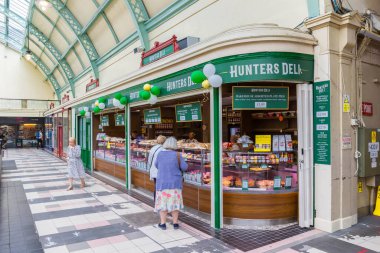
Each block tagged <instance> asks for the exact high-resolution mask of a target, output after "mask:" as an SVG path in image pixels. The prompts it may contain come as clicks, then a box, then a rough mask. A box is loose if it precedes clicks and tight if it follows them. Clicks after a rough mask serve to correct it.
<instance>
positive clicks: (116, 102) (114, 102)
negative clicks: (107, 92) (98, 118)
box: [112, 98, 120, 107]
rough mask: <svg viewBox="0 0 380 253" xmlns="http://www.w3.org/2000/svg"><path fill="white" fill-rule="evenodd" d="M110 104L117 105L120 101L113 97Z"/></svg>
mask: <svg viewBox="0 0 380 253" xmlns="http://www.w3.org/2000/svg"><path fill="white" fill-rule="evenodd" d="M112 104H113V105H114V106H115V107H118V106H119V105H120V101H119V100H118V99H116V98H114V99H113V100H112Z"/></svg>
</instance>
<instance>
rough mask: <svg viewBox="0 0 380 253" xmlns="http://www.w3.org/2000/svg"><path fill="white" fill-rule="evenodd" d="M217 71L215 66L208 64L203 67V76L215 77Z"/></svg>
mask: <svg viewBox="0 0 380 253" xmlns="http://www.w3.org/2000/svg"><path fill="white" fill-rule="evenodd" d="M215 71H216V69H215V66H214V64H211V63H208V64H206V65H205V66H204V67H203V74H205V76H207V77H210V76H212V75H215Z"/></svg>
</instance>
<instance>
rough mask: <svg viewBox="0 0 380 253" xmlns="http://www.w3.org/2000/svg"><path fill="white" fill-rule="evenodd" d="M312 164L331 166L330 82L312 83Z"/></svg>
mask: <svg viewBox="0 0 380 253" xmlns="http://www.w3.org/2000/svg"><path fill="white" fill-rule="evenodd" d="M313 102H314V122H313V123H314V163H315V164H326V165H329V164H331V139H330V138H331V129H330V81H323V82H316V83H314V91H313Z"/></svg>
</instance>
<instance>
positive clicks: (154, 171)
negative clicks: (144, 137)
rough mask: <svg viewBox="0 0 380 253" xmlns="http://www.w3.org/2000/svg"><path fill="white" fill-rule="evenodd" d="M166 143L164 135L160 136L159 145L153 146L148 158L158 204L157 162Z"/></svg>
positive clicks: (154, 196)
mask: <svg viewBox="0 0 380 253" xmlns="http://www.w3.org/2000/svg"><path fill="white" fill-rule="evenodd" d="M165 141H166V137H165V136H163V135H159V136H158V137H157V144H156V145H155V146H153V147H152V148H151V149H150V151H149V156H148V170H149V175H150V180H153V181H154V188H155V189H154V195H153V198H154V202H156V179H157V173H158V171H157V168H156V165H155V163H156V160H157V156H158V154H159V153H160V152H161V151H162V150H163V149H164V148H163V147H162V144H164V142H165Z"/></svg>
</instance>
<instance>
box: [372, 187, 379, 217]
mask: <svg viewBox="0 0 380 253" xmlns="http://www.w3.org/2000/svg"><path fill="white" fill-rule="evenodd" d="M373 215H376V216H380V186H379V187H378V188H377V198H376V207H375V211H374V212H373Z"/></svg>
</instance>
